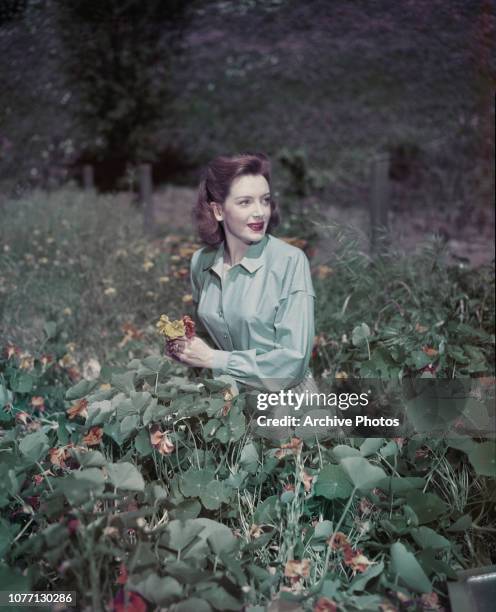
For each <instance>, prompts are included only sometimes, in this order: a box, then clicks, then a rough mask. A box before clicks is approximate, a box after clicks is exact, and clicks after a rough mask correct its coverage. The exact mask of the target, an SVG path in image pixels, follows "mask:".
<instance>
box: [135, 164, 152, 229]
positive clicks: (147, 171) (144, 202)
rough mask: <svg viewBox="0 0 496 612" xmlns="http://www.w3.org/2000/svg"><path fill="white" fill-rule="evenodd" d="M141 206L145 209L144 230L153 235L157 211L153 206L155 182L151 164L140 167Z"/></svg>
mask: <svg viewBox="0 0 496 612" xmlns="http://www.w3.org/2000/svg"><path fill="white" fill-rule="evenodd" d="M138 179H139V195H140V204H141V206H142V207H143V229H144V231H145V233H146V234H151V233H152V232H153V230H154V227H155V210H154V205H153V182H152V166H151V164H140V165H139V167H138Z"/></svg>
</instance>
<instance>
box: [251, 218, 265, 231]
mask: <svg viewBox="0 0 496 612" xmlns="http://www.w3.org/2000/svg"><path fill="white" fill-rule="evenodd" d="M264 225H265V223H264V222H263V221H260V223H248V227H249V228H250V229H251V230H253V231H254V232H257V233H260V232H263V230H264Z"/></svg>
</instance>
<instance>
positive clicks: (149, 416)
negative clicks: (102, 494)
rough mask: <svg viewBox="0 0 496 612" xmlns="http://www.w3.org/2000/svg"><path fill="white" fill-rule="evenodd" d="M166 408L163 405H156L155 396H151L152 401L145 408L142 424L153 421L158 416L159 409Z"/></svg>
mask: <svg viewBox="0 0 496 612" xmlns="http://www.w3.org/2000/svg"><path fill="white" fill-rule="evenodd" d="M164 408H166V407H165V406H158V402H157V398H155V397H154V398H153V399H152V401H151V402H150V403H149V404H148V406H147V407H146V408H145V411H144V413H143V425H148V424H149V423H151V422H152V421H155V420H156V419H158V418H159V415H158V413H159V412H160V411H161V409H164Z"/></svg>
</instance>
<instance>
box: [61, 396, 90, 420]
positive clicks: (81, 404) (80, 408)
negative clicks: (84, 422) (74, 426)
mask: <svg viewBox="0 0 496 612" xmlns="http://www.w3.org/2000/svg"><path fill="white" fill-rule="evenodd" d="M66 412H67V416H68V417H69V419H75V418H76V417H77V416H81V417H83V419H87V418H88V400H87V399H79V400H77V402H76V403H75V404H73V405H72V406H71V407H70V408H67V410H66Z"/></svg>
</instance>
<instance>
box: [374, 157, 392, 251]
mask: <svg viewBox="0 0 496 612" xmlns="http://www.w3.org/2000/svg"><path fill="white" fill-rule="evenodd" d="M389 197H390V182H389V154H388V153H384V154H382V155H380V156H376V157H374V158H372V162H371V186H370V203H369V207H370V251H371V253H376V252H377V251H378V250H379V248H378V247H379V244H380V243H382V244H384V242H385V240H386V239H387V236H386V235H385V230H386V229H387V227H388V210H389Z"/></svg>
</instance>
